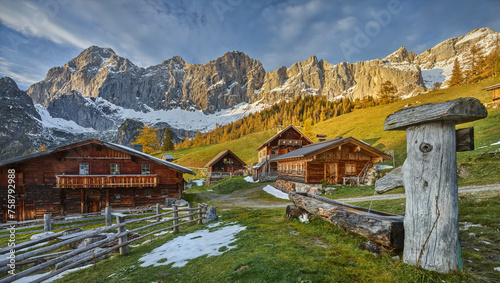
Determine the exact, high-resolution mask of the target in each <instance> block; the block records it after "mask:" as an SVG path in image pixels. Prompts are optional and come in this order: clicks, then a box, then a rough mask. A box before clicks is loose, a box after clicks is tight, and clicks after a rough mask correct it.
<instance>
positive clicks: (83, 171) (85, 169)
mask: <svg viewBox="0 0 500 283" xmlns="http://www.w3.org/2000/svg"><path fill="white" fill-rule="evenodd" d="M88 174H89V164H88V163H80V175H88Z"/></svg>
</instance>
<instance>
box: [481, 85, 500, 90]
mask: <svg viewBox="0 0 500 283" xmlns="http://www.w3.org/2000/svg"><path fill="white" fill-rule="evenodd" d="M497 88H500V84H496V85H492V86H489V87H485V88H483V90H494V89H497Z"/></svg>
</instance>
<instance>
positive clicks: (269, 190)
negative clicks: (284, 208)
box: [263, 185, 288, 199]
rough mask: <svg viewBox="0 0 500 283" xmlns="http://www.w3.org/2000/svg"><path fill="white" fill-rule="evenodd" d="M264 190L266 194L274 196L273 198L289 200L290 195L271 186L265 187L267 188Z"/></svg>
mask: <svg viewBox="0 0 500 283" xmlns="http://www.w3.org/2000/svg"><path fill="white" fill-rule="evenodd" d="M263 190H264V191H265V192H266V193H268V194H271V195H273V196H275V197H277V198H281V199H288V194H287V193H284V192H282V191H280V190H278V189H276V188H275V187H273V186H269V185H267V186H265V187H264V188H263Z"/></svg>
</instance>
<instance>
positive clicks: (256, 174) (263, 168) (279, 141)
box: [253, 125, 314, 180]
mask: <svg viewBox="0 0 500 283" xmlns="http://www.w3.org/2000/svg"><path fill="white" fill-rule="evenodd" d="M312 143H314V142H313V141H312V140H311V139H310V138H309V137H307V136H306V135H305V134H304V133H302V132H301V131H300V130H299V129H297V127H295V126H294V125H289V126H288V127H286V128H284V129H283V130H282V131H280V132H278V133H277V134H276V135H274V136H273V137H272V138H270V139H269V140H267V141H266V142H265V143H263V144H262V145H260V146H259V147H258V148H257V149H256V151H258V153H259V158H258V160H259V161H258V163H257V165H256V166H254V167H253V178H254V180H260V179H261V178H262V177H264V176H276V174H277V171H278V165H277V163H276V162H274V161H271V159H272V158H274V157H277V156H281V155H283V154H287V153H289V152H290V151H293V150H296V149H298V148H301V147H303V146H305V145H308V144H312Z"/></svg>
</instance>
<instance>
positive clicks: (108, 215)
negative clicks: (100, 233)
mask: <svg viewBox="0 0 500 283" xmlns="http://www.w3.org/2000/svg"><path fill="white" fill-rule="evenodd" d="M104 217H105V218H106V219H105V222H106V226H111V225H112V224H113V223H112V219H111V207H110V206H106V209H105V210H104Z"/></svg>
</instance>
